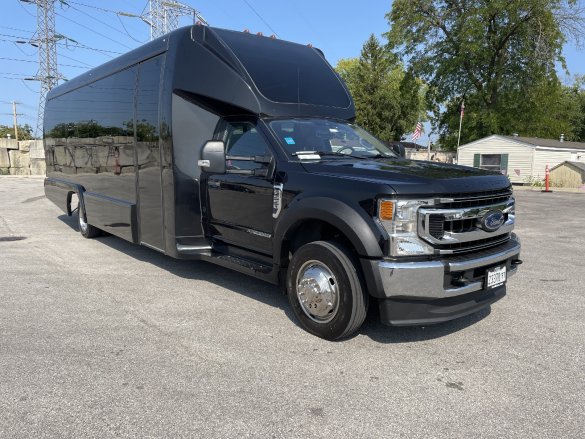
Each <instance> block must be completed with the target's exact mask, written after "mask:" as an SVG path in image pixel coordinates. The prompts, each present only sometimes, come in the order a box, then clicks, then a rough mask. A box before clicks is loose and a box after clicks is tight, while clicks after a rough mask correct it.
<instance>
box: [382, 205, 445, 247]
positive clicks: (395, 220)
mask: <svg viewBox="0 0 585 439" xmlns="http://www.w3.org/2000/svg"><path fill="white" fill-rule="evenodd" d="M432 204H433V200H380V201H378V218H379V219H380V222H381V223H382V225H383V226H384V229H385V230H386V232H388V235H389V237H390V255H391V256H418V255H432V254H433V253H434V249H433V248H432V247H431V246H430V245H429V244H427V243H426V242H424V241H423V240H421V239H420V238H419V237H418V233H417V224H418V215H417V213H418V208H419V207H421V206H429V205H432Z"/></svg>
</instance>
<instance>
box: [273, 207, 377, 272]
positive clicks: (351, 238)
mask: <svg viewBox="0 0 585 439" xmlns="http://www.w3.org/2000/svg"><path fill="white" fill-rule="evenodd" d="M364 216H365V215H364ZM364 216H362V215H361V214H360V213H358V212H357V211H356V209H354V208H352V207H351V206H349V205H348V204H345V203H343V202H342V201H339V200H336V199H332V198H326V197H312V198H307V199H304V200H300V201H299V202H298V203H296V204H295V205H294V207H290V208H288V209H286V210H284V211H283V214H282V217H281V218H280V220H279V221H278V223H277V225H276V227H275V232H274V237H275V239H274V253H273V254H274V258H275V263H276V264H278V265H282V263H283V262H286V260H287V259H288V251H289V250H290V244H291V242H292V240H293V237H294V236H295V234H296V233H298V232H299V230H303V227H307V225H309V227H308V229H309V230H311V227H310V225H311V224H326V225H329V226H331V227H333V228H335V229H336V230H338V231H339V232H340V233H341V234H342V235H343V236H344V237H345V238H346V239H347V241H348V243H349V244H350V245H351V247H352V250H354V251H355V253H356V256H357V257H367V258H381V257H383V254H382V249H381V247H380V244H379V242H378V239H377V238H376V236H375V234H374V233H373V231H372V228H371V226H370V224H368V221H367V219H366V218H365V217H364ZM305 230H306V229H305Z"/></svg>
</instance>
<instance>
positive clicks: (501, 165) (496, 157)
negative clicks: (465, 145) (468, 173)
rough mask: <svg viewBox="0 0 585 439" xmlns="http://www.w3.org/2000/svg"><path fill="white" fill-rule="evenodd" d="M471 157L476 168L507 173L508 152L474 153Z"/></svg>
mask: <svg viewBox="0 0 585 439" xmlns="http://www.w3.org/2000/svg"><path fill="white" fill-rule="evenodd" d="M473 159H474V160H473V166H474V167H476V168H480V169H485V170H487V171H494V172H500V173H502V174H504V175H507V174H508V154H475V156H474V157H473Z"/></svg>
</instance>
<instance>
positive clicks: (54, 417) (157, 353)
mask: <svg viewBox="0 0 585 439" xmlns="http://www.w3.org/2000/svg"><path fill="white" fill-rule="evenodd" d="M516 197H517V200H518V208H517V215H518V227H517V233H518V234H519V235H520V236H521V238H522V244H523V254H522V259H523V260H524V265H522V266H521V267H520V268H521V269H520V272H519V274H517V275H516V276H515V277H512V278H511V280H510V282H509V286H508V295H507V296H506V297H505V298H504V299H502V300H501V301H499V302H497V303H496V304H494V305H493V306H492V307H491V309H489V310H486V311H483V312H480V313H478V314H475V315H472V316H469V317H466V318H462V319H459V320H456V321H453V322H450V323H446V324H441V325H437V326H428V327H424V328H388V327H385V326H382V325H381V324H380V323H379V322H378V321H377V319H376V314H375V313H370V315H369V317H368V318H369V320H368V322H367V323H366V324H365V325H364V327H363V328H362V330H361V332H360V333H359V334H358V335H357V336H355V337H353V338H351V339H348V340H344V341H341V342H335V343H332V342H327V341H324V340H321V339H319V338H316V337H314V336H311V335H310V334H308V333H307V332H305V331H303V330H302V329H301V328H300V327H299V326H298V325H297V324H295V322H294V317H293V315H292V312H291V311H289V309H288V302H287V300H286V298H285V297H284V296H282V295H281V294H280V293H279V292H278V290H277V288H275V287H273V286H271V285H268V284H265V283H263V282H260V281H257V280H254V279H252V278H249V277H246V276H244V275H241V274H238V273H235V272H232V271H229V270H227V269H223V268H220V267H216V266H214V265H211V264H208V263H203V262H188V261H176V260H174V259H171V258H168V257H165V256H163V255H160V254H158V253H156V252H154V251H152V250H149V249H147V248H142V247H139V246H135V245H132V244H130V243H127V242H125V241H122V240H121V239H118V238H115V237H111V236H110V237H104V238H99V239H95V240H84V239H82V238H81V237H80V236H79V235H78V233H77V232H76V231H75V222H74V221H73V220H72V219H71V218H68V217H66V216H64V215H62V212H61V211H60V210H59V209H58V208H57V207H56V206H55V205H53V204H52V203H51V202H49V201H48V200H47V199H46V198H44V196H43V186H42V179H38V178H28V179H27V178H10V177H8V178H6V177H5V178H2V177H0V437H2V438H20V437H30V438H32V437H34V438H41V437H75V438H79V437H99V438H107V437H120V436H121V437H202V438H204V437H221V438H243V437H260V438H271V437H274V438H281V437H282V438H289V437H299V438H300V437H303V438H305V437H322V438H361V437H363V438H378V437H380V438H392V437H409V438H410V437H445V438H447V437H449V438H454V437H461V438H463V437H466V438H467V437H498V438H499V437H538V438H544V437H554V438H559V437H563V438H569V437H571V438H581V437H584V436H585V280H584V279H585V233H583V228H584V226H583V221H584V219H585V194H574V193H556V192H555V193H551V194H543V193H540V192H529V191H517V194H516Z"/></svg>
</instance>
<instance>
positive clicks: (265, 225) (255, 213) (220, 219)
mask: <svg viewBox="0 0 585 439" xmlns="http://www.w3.org/2000/svg"><path fill="white" fill-rule="evenodd" d="M221 137H222V140H223V141H224V143H225V146H226V153H227V155H228V156H245V157H252V156H267V157H272V162H271V163H270V164H268V163H255V162H253V161H243V160H228V161H227V164H226V165H227V169H228V170H238V169H239V170H252V169H265V170H266V173H267V174H268V175H267V176H260V175H245V174H230V173H228V174H223V175H216V174H211V175H209V176H208V178H207V204H208V206H207V207H208V212H207V219H208V234H209V235H211V236H212V237H213V238H214V239H215V240H218V241H221V242H223V243H226V244H228V245H235V246H238V247H241V248H243V249H245V250H252V251H255V252H260V253H263V254H265V255H271V254H272V228H273V219H272V206H273V190H274V189H273V182H272V176H271V174H273V172H271V171H272V167H273V166H274V156H273V154H272V152H271V150H270V147H269V145H268V142H267V141H266V139H265V138H264V136H263V134H262V133H261V132H260V130H259V129H258V128H257V127H256V125H255V124H254V123H252V122H249V121H228V122H225V123H224V127H223V129H222V136H221Z"/></svg>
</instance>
